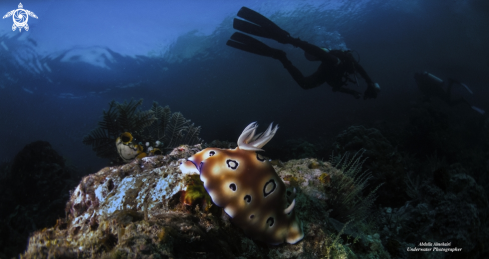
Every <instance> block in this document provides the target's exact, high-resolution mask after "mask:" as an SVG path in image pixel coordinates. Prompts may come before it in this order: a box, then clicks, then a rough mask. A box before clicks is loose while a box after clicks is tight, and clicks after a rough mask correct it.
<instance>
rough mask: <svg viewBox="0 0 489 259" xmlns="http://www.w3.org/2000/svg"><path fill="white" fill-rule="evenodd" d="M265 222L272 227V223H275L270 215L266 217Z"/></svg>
mask: <svg viewBox="0 0 489 259" xmlns="http://www.w3.org/2000/svg"><path fill="white" fill-rule="evenodd" d="M267 224H268V226H270V227H272V226H273V224H275V220H274V219H273V218H272V217H270V218H268V219H267Z"/></svg>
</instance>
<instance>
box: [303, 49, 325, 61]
mask: <svg viewBox="0 0 489 259" xmlns="http://www.w3.org/2000/svg"><path fill="white" fill-rule="evenodd" d="M321 49H322V50H324V51H326V52H329V49H327V48H321ZM304 57H306V59H307V60H309V61H319V58H318V57H316V56H314V55H311V54H309V53H307V52H305V51H304Z"/></svg>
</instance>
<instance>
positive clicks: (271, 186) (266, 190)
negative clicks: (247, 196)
mask: <svg viewBox="0 0 489 259" xmlns="http://www.w3.org/2000/svg"><path fill="white" fill-rule="evenodd" d="M276 188H277V184H276V183H275V181H274V180H273V179H272V180H270V181H268V182H267V183H266V184H265V186H264V187H263V196H264V197H267V196H268V195H270V194H271V193H272V192H273V191H275V189H276Z"/></svg>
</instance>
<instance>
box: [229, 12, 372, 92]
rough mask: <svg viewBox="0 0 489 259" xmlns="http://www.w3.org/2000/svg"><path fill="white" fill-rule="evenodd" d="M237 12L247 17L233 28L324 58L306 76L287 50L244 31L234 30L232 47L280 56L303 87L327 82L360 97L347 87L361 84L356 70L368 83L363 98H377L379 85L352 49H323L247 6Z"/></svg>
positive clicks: (310, 57) (236, 21)
mask: <svg viewBox="0 0 489 259" xmlns="http://www.w3.org/2000/svg"><path fill="white" fill-rule="evenodd" d="M237 15H238V17H240V18H243V19H245V20H241V19H237V18H234V22H233V28H234V29H236V30H239V31H242V32H245V33H248V34H251V35H255V36H259V37H264V38H269V39H273V40H276V41H278V42H279V43H283V44H291V45H293V46H294V47H296V48H297V47H299V48H301V49H302V50H304V55H305V57H306V59H308V60H309V61H321V65H319V67H318V69H317V70H316V72H314V73H313V74H312V75H310V76H307V77H305V76H304V75H303V74H302V73H301V71H300V70H299V69H298V68H296V67H295V66H294V65H293V64H292V62H290V60H288V59H287V55H286V53H285V52H284V51H282V50H279V49H274V48H271V47H269V46H267V45H266V44H264V43H263V42H261V41H259V40H257V39H255V38H253V37H250V36H248V35H246V34H243V33H241V32H235V33H234V34H233V35H232V36H231V39H230V40H228V41H227V43H226V45H228V46H231V47H233V48H237V49H240V50H244V51H247V52H251V53H254V54H258V55H261V56H266V57H271V58H274V59H278V60H279V61H280V62H282V64H283V65H284V67H285V69H287V71H288V72H289V74H290V75H291V76H292V78H294V80H295V81H296V82H297V83H298V84H299V85H300V86H301V87H302V88H303V89H311V88H315V87H318V86H320V85H322V84H323V83H325V82H326V83H328V84H329V85H330V86H331V87H332V88H333V92H341V93H347V94H351V95H353V96H354V97H355V98H357V99H358V98H360V97H361V96H362V94H361V93H360V92H357V91H355V90H353V89H349V88H346V87H345V86H346V85H347V84H348V83H349V82H351V83H356V84H357V85H358V79H357V77H356V73H358V74H360V76H362V77H363V79H364V80H365V82H366V83H367V90H366V91H365V92H364V94H363V99H372V98H376V97H377V94H378V93H379V92H380V86H379V84H377V83H374V82H373V81H372V80H371V79H370V77H369V76H368V74H367V72H365V70H364V69H363V67H362V66H360V64H358V62H357V61H356V60H355V58H354V57H353V55H352V54H351V51H343V50H329V49H326V48H320V47H318V46H316V45H313V44H310V43H308V42H306V41H303V40H301V39H299V38H293V37H291V36H290V34H289V33H288V32H287V31H285V30H283V29H281V28H280V27H278V26H277V25H276V24H275V23H273V22H272V21H270V20H269V19H268V18H266V17H264V16H263V15H261V14H259V13H257V12H255V11H253V10H251V9H249V8H247V7H242V8H241V9H240V10H239V12H238V14H237ZM350 75H353V76H354V78H353V79H352V78H350Z"/></svg>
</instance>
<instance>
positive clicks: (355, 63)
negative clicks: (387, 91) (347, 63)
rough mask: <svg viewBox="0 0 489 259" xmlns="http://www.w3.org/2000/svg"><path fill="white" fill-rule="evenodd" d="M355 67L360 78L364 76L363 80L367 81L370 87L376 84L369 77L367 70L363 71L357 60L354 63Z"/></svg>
mask: <svg viewBox="0 0 489 259" xmlns="http://www.w3.org/2000/svg"><path fill="white" fill-rule="evenodd" d="M353 65H354V66H355V71H356V72H357V73H358V74H360V76H362V77H363V79H365V82H367V84H368V85H370V84H373V83H374V81H372V79H370V76H368V74H367V72H366V71H365V69H363V67H362V66H361V65H360V64H359V63H358V62H357V61H356V60H355V61H354V62H353Z"/></svg>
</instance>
